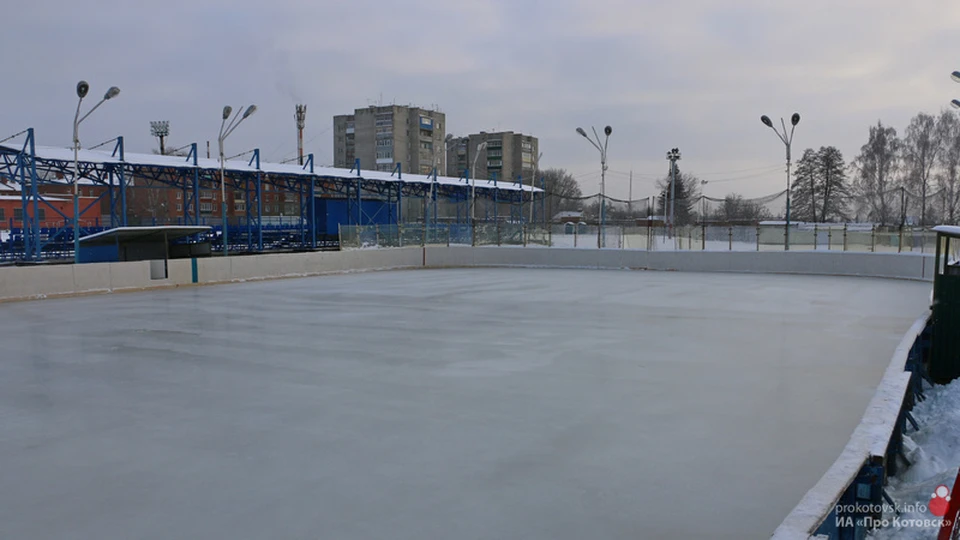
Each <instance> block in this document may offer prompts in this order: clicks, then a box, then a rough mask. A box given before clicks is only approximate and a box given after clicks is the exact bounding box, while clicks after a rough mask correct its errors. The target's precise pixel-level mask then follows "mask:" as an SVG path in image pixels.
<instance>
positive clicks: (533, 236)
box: [340, 222, 936, 253]
mask: <svg viewBox="0 0 960 540" xmlns="http://www.w3.org/2000/svg"><path fill="white" fill-rule="evenodd" d="M788 236H789V243H788ZM427 245H465V246H524V247H538V248H542V247H554V248H568V249H598V248H600V247H602V248H603V249H636V250H645V251H784V250H787V249H789V250H791V251H859V252H886V253H933V252H934V250H935V249H936V233H935V232H933V231H930V230H926V229H920V228H907V227H905V228H884V227H877V226H872V225H864V224H856V223H847V224H826V225H824V224H800V225H792V226H791V227H790V229H789V235H788V229H787V228H786V226H785V224H781V223H772V224H761V225H687V226H682V227H674V228H671V227H664V226H654V225H652V222H651V225H649V226H636V225H634V226H628V225H609V226H605V227H603V228H600V227H597V226H595V225H587V224H586V223H582V222H569V223H564V224H556V225H548V226H543V225H539V224H533V225H531V224H520V223H509V222H493V223H491V222H484V223H477V224H476V226H471V225H470V224H466V223H440V224H436V225H434V224H426V225H425V224H422V223H420V224H416V223H411V224H405V225H366V226H359V227H358V226H353V225H350V226H347V225H344V226H341V227H340V247H341V249H363V248H385V247H404V246H427Z"/></svg>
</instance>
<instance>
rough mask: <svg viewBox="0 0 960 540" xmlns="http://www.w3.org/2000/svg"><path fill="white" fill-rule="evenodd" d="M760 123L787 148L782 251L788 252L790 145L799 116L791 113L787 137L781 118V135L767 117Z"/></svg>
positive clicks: (762, 117) (764, 116)
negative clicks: (785, 214) (785, 212)
mask: <svg viewBox="0 0 960 540" xmlns="http://www.w3.org/2000/svg"><path fill="white" fill-rule="evenodd" d="M760 121H761V122H763V125H765V126H767V127H768V128H770V129H772V130H773V132H774V133H776V134H777V137H779V138H780V140H781V141H783V145H784V146H785V147H786V148H787V227H786V229H785V230H784V235H783V250H784V251H790V145H791V144H793V130H795V129H797V124H799V123H800V114H799V113H793V116H791V117H790V124H791V127H790V135H789V136H788V135H787V124H786V122H784V121H783V118H781V119H780V126H781V127H782V128H783V132H782V133H781V132H780V131H777V128H776V127H774V125H773V122H772V121H771V120H770V117H769V116H767V115H763V116H761V117H760Z"/></svg>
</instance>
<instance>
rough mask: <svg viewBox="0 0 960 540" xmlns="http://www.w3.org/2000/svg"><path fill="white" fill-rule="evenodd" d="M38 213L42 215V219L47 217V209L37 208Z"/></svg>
mask: <svg viewBox="0 0 960 540" xmlns="http://www.w3.org/2000/svg"><path fill="white" fill-rule="evenodd" d="M37 215H38V216H40V221H43V220H45V219H47V209H46V208H37Z"/></svg>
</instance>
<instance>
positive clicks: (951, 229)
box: [933, 225, 960, 238]
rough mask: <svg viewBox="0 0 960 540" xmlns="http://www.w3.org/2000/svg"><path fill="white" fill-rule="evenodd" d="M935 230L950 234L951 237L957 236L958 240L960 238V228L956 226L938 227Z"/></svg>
mask: <svg viewBox="0 0 960 540" xmlns="http://www.w3.org/2000/svg"><path fill="white" fill-rule="evenodd" d="M933 230H935V231H937V232H938V233H943V234H948V235H950V236H956V237H957V238H960V227H957V226H956V225H937V226H936V227H934V228H933Z"/></svg>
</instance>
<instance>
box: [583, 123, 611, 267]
mask: <svg viewBox="0 0 960 540" xmlns="http://www.w3.org/2000/svg"><path fill="white" fill-rule="evenodd" d="M591 129H592V130H593V136H594V139H596V140H594V139H591V138H590V137H588V136H587V132H586V131H584V130H583V128H580V127H578V128H577V133H579V134H580V135H581V136H582V137H583V138H584V139H586V140H588V141H590V144H592V145H593V146H594V148H596V149H597V151H599V152H600V228H599V229H597V249H601V248H603V244H604V242H603V226H604V208H603V206H604V203H605V202H606V199H607V192H606V179H607V142H608V141H609V140H610V134H611V133H613V128H611V127H610V126H607V127H605V128H603V134H604V135H605V137H604V139H603V143H602V144H601V142H600V136H599V135H597V129H596V128H591Z"/></svg>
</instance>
